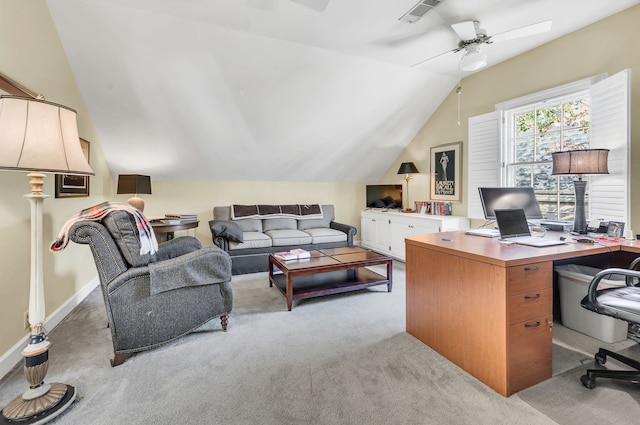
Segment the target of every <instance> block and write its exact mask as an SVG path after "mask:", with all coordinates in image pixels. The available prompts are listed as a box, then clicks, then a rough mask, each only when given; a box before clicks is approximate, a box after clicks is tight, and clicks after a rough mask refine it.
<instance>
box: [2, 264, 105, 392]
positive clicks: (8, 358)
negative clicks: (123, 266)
mask: <svg viewBox="0 0 640 425" xmlns="http://www.w3.org/2000/svg"><path fill="white" fill-rule="evenodd" d="M99 284H100V280H99V279H98V276H96V277H94V278H93V279H92V280H90V281H89V283H87V284H86V285H84V287H82V288H81V289H80V290H79V291H78V292H76V293H75V294H74V295H73V296H72V297H71V298H69V299H68V300H67V301H66V302H65V303H64V304H62V305H61V306H60V307H59V308H58V309H57V310H56V311H54V312H53V313H51V315H49V317H47V318H46V319H45V321H44V327H45V329H47V331H49V332H50V331H51V330H52V329H53V328H55V327H56V326H58V324H59V323H60V322H62V320H63V319H64V318H65V317H67V315H68V314H69V313H71V311H72V310H73V309H74V308H75V307H76V306H77V305H78V304H80V303H81V302H82V301H83V300H84V299H85V298H87V296H88V295H89V294H90V293H91V291H93V290H94V289H95V288H96V287H97V286H98V285H99ZM28 342H29V335H28V334H27V335H25V336H24V337H23V338H21V339H20V340H19V341H18V342H16V344H15V345H14V346H13V347H11V348H10V349H9V351H7V352H6V353H4V354H3V355H2V356H0V379H2V378H4V376H5V375H7V374H8V373H9V372H11V371H12V370H13V369H14V368H15V367H16V366H18V364H19V363H21V362H22V350H23V349H24V347H25V346H26V345H27V343H28Z"/></svg>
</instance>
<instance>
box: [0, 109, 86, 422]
mask: <svg viewBox="0 0 640 425" xmlns="http://www.w3.org/2000/svg"><path fill="white" fill-rule="evenodd" d="M0 169H6V170H14V171H27V172H29V174H27V176H28V177H29V178H30V181H29V183H30V184H31V193H29V194H27V195H25V198H27V199H28V200H29V203H30V205H31V282H30V287H29V324H30V327H31V337H30V340H29V344H28V345H27V346H26V348H25V349H24V350H22V355H23V356H24V374H25V377H26V379H27V381H28V382H29V385H30V387H29V389H28V390H27V391H26V392H24V393H23V394H22V395H19V396H17V397H16V398H15V399H13V400H12V401H11V402H9V404H7V405H6V406H5V407H4V409H2V415H1V416H0V420H2V421H3V422H2V423H16V424H18V423H25V424H33V423H38V424H42V423H45V422H47V421H49V420H51V419H53V418H55V417H56V416H58V415H59V414H61V413H62V412H63V411H64V410H65V409H66V408H67V407H69V406H70V405H71V403H72V402H73V401H74V400H75V398H76V389H75V388H74V387H72V386H71V385H67V384H61V383H52V384H49V383H45V382H44V377H45V376H46V374H47V369H48V367H49V346H50V345H51V343H50V342H49V338H48V335H47V333H46V331H45V329H44V321H45V308H44V307H45V302H44V283H43V279H42V210H43V205H42V204H43V201H44V199H45V198H47V197H48V195H45V194H44V193H42V187H43V185H44V177H45V174H44V173H54V174H72V175H81V176H92V175H94V173H93V171H92V170H91V167H89V164H88V163H87V160H86V159H85V157H84V154H83V153H82V148H81V147H80V139H79V137H78V127H77V124H76V111H74V110H73V109H70V108H67V107H66V106H62V105H57V104H55V103H51V102H46V101H44V100H40V99H32V98H27V97H17V96H0Z"/></svg>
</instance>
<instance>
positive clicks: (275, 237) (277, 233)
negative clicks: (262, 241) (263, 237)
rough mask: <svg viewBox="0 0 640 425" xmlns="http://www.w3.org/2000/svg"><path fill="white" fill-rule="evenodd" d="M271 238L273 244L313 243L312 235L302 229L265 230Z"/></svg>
mask: <svg viewBox="0 0 640 425" xmlns="http://www.w3.org/2000/svg"><path fill="white" fill-rule="evenodd" d="M265 233H266V234H267V235H269V237H270V238H271V241H272V244H273V246H284V245H304V244H310V243H311V240H312V238H311V235H310V234H308V233H305V232H301V231H300V230H292V229H286V230H269V231H267V232H265Z"/></svg>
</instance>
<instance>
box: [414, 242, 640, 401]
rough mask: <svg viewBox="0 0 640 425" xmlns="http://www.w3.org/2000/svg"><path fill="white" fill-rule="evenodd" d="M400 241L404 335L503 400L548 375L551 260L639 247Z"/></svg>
mask: <svg viewBox="0 0 640 425" xmlns="http://www.w3.org/2000/svg"><path fill="white" fill-rule="evenodd" d="M560 235H561V234H560V232H558V235H557V236H560ZM549 237H551V236H549ZM405 243H406V250H407V252H406V276H407V282H406V285H407V311H406V315H407V332H409V333H410V334H411V335H413V336H415V337H416V338H418V339H419V340H420V341H422V342H424V343H425V344H427V345H428V346H429V347H431V348H433V349H434V350H436V351H437V352H438V353H440V354H442V355H443V356H444V357H446V358H447V359H449V360H451V361H452V362H453V363H455V364H456V365H458V366H460V367H461V368H462V369H464V370H465V371H467V372H468V373H470V374H471V375H473V376H475V377H476V378H478V379H479V380H480V381H482V382H484V383H485V384H487V385H488V386H489V387H491V388H493V389H494V390H495V391H496V392H498V393H500V394H502V395H503V396H505V397H507V396H510V395H511V394H514V393H516V392H518V391H520V390H523V389H525V388H527V387H529V386H531V385H534V384H536V383H538V382H541V381H543V380H545V379H548V378H550V377H551V337H552V330H553V314H552V311H553V264H554V261H558V260H566V259H572V258H579V257H584V256H591V255H596V254H610V253H616V252H620V251H627V252H634V253H638V252H640V241H638V242H635V241H629V242H628V241H610V242H609V241H607V242H602V244H600V243H598V244H582V243H580V244H578V243H572V244H567V245H559V246H552V247H544V248H535V247H527V246H521V245H502V244H500V243H498V241H497V240H496V239H491V238H484V237H480V236H470V235H465V234H464V232H459V231H458V232H442V233H432V234H424V235H419V236H413V237H410V238H407V239H406V240H405ZM636 244H637V246H636Z"/></svg>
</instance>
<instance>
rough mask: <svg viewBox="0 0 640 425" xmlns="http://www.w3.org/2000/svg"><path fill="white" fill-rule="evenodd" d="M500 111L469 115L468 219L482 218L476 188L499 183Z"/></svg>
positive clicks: (496, 185)
mask: <svg viewBox="0 0 640 425" xmlns="http://www.w3.org/2000/svg"><path fill="white" fill-rule="evenodd" d="M499 131H500V114H499V113H498V112H491V113H488V114H484V115H478V116H475V117H471V118H469V161H468V164H469V165H468V169H467V170H468V172H467V188H468V197H467V199H468V201H467V202H468V205H469V207H468V211H467V215H468V216H469V218H480V219H483V218H484V212H483V211H482V204H481V203H480V195H479V193H478V188H479V187H499V186H500V174H501V168H502V167H501V163H500V137H499Z"/></svg>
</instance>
